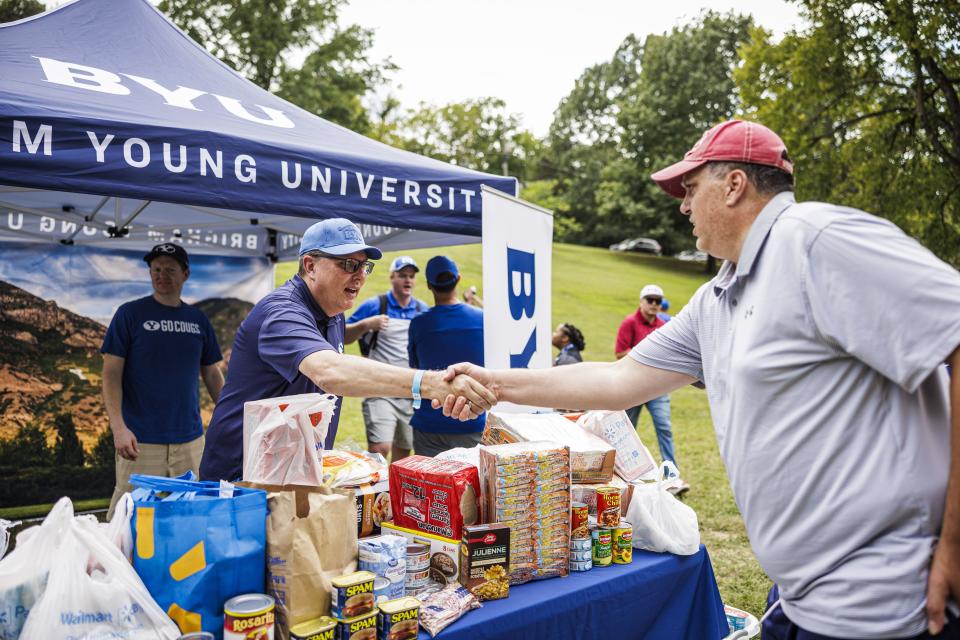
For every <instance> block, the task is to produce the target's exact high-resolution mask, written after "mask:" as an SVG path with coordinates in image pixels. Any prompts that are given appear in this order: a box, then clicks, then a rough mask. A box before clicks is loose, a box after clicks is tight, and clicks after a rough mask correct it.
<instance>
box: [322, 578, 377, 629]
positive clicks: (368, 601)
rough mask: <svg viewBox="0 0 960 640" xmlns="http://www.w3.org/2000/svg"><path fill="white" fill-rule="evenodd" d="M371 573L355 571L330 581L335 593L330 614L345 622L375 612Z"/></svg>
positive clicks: (332, 595)
mask: <svg viewBox="0 0 960 640" xmlns="http://www.w3.org/2000/svg"><path fill="white" fill-rule="evenodd" d="M375 578H376V576H375V575H373V573H371V572H369V571H354V572H353V573H348V574H346V575H342V576H340V577H339V578H334V579H333V580H331V581H330V583H331V584H332V585H333V593H332V594H331V599H330V612H331V613H332V614H333V617H334V618H337V619H340V620H345V619H347V618H356V617H357V616H362V615H364V614H367V613H370V612H371V611H373V605H374V602H373V600H374V597H373V580H374V579H375Z"/></svg>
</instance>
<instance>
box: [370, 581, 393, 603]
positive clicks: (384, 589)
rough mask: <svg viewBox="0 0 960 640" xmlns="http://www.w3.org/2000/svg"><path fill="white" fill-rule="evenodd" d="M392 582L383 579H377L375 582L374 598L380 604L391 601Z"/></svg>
mask: <svg viewBox="0 0 960 640" xmlns="http://www.w3.org/2000/svg"><path fill="white" fill-rule="evenodd" d="M390 584H391V583H390V581H389V580H387V579H386V578H383V577H377V578H374V580H373V598H374V599H375V600H376V601H377V602H380V601H382V600H390Z"/></svg>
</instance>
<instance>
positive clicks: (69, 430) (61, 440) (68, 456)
mask: <svg viewBox="0 0 960 640" xmlns="http://www.w3.org/2000/svg"><path fill="white" fill-rule="evenodd" d="M53 423H54V426H55V427H56V429H57V441H56V443H54V445H53V461H54V463H56V464H57V465H58V466H75V467H82V466H83V463H84V461H85V458H86V454H85V453H84V451H83V445H82V444H80V438H78V437H77V429H76V427H75V426H74V424H73V415H71V414H69V413H58V414H57V415H56V417H55V418H54V421H53Z"/></svg>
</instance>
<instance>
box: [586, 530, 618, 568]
mask: <svg viewBox="0 0 960 640" xmlns="http://www.w3.org/2000/svg"><path fill="white" fill-rule="evenodd" d="M590 534H591V536H592V537H593V554H592V556H593V558H592V559H593V565H594V566H595V567H609V566H610V565H611V564H612V562H613V544H612V543H613V532H612V531H611V530H610V529H592V530H591V531H590Z"/></svg>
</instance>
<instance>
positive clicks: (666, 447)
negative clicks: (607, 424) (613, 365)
mask: <svg viewBox="0 0 960 640" xmlns="http://www.w3.org/2000/svg"><path fill="white" fill-rule="evenodd" d="M662 303H663V289H661V288H660V287H658V286H657V285H655V284H648V285H646V286H645V287H644V288H643V289H642V290H641V291H640V307H639V308H638V309H637V310H636V311H635V312H634V313H631V314H630V315H629V316H627V317H626V318H624V319H623V322H621V323H620V329H619V330H618V331H617V344H616V347H615V348H614V352H615V353H616V356H617V360H619V359H620V358H622V357H623V356H625V355H627V354H628V353H629V352H630V350H631V349H633V347H634V346H635V345H636V344H637V343H638V342H640V341H641V340H643V339H644V338H646V337H647V336H648V335H650V334H651V333H653V332H654V331H656V330H657V329H659V328H660V327H662V326H663V325H664V324H666V323H665V322H664V321H663V320H662V319H661V318H659V317H657V314H658V313H659V312H660V305H661V304H662ZM643 406H644V405H639V406H636V407H631V408H630V409H627V415H628V416H630V421H631V422H633V426H634V427H636V426H637V420H639V418H640V410H641V409H642V408H643ZM646 407H647V410H648V411H649V412H650V417H651V418H653V426H654V428H655V429H656V431H657V444H658V445H659V446H660V457H661V458H662V459H663V460H669V461H670V462H672V463H673V464H674V465H676V466H677V468H678V469H679V465H677V457H676V454H675V453H674V450H673V429H672V427H671V425H670V396H669V395H666V396H660V397H659V398H654V399H653V400H651V401H650V402H648V403H647V404H646ZM689 488H690V485H689V484H687V482H686V481H684V480H682V479H680V478H675V479H674V481H673V482H672V483H671V485H670V487H669V490H670V491H671V492H672V493H681V492H683V491H686V490H688V489H689Z"/></svg>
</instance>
